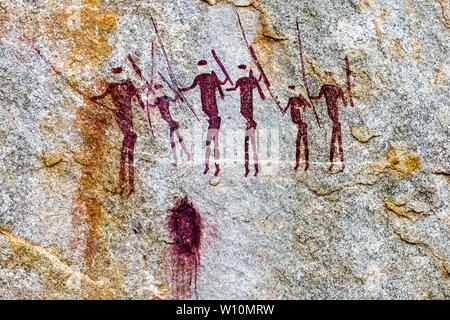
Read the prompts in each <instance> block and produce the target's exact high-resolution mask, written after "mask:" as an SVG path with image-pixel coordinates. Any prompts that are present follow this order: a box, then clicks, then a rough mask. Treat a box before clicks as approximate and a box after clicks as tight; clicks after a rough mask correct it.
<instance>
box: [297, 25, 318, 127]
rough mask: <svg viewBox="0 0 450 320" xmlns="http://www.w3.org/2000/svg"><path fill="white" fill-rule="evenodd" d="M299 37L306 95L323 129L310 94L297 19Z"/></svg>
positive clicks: (298, 26)
mask: <svg viewBox="0 0 450 320" xmlns="http://www.w3.org/2000/svg"><path fill="white" fill-rule="evenodd" d="M297 35H298V46H299V49H300V62H301V65H302V78H303V83H304V85H305V90H306V94H307V95H308V99H309V102H310V103H311V106H312V108H313V111H314V116H315V117H316V120H317V124H318V125H319V127H321V126H320V121H319V116H318V115H317V112H316V108H315V106H314V103H313V102H312V99H311V94H310V93H309V88H308V82H307V81H306V72H305V63H304V62H303V47H302V39H301V35H300V24H299V23H298V19H297Z"/></svg>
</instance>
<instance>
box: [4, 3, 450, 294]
mask: <svg viewBox="0 0 450 320" xmlns="http://www.w3.org/2000/svg"><path fill="white" fill-rule="evenodd" d="M236 10H237V11H238V12H239V15H240V17H241V19H242V25H243V27H244V29H245V32H246V36H247V38H248V41H249V43H250V44H252V46H253V47H254V49H255V52H256V55H257V56H258V60H259V61H260V63H261V65H262V66H263V68H264V71H265V73H266V74H267V77H268V78H269V80H270V83H271V89H272V90H273V92H274V93H275V94H276V95H277V96H278V97H279V100H280V101H281V106H282V107H283V108H284V107H286V105H287V102H288V99H289V97H290V96H292V95H293V94H297V95H298V94H300V93H301V94H302V95H303V96H304V97H308V95H307V93H306V90H305V86H304V81H303V77H302V67H301V63H300V56H299V46H298V41H297V29H296V19H297V18H298V19H299V23H300V28H301V33H302V44H303V58H304V59H303V60H304V66H305V71H306V81H307V84H308V87H309V91H310V93H311V95H313V96H316V95H317V94H318V93H319V91H320V88H321V86H322V85H323V84H325V83H331V84H336V85H338V86H340V87H341V88H343V90H344V91H345V93H346V98H347V101H348V100H349V99H348V98H349V95H348V91H347V90H346V89H347V78H346V64H345V61H344V58H345V56H348V60H349V63H350V70H351V76H350V79H351V92H352V96H353V101H354V107H351V106H350V105H348V106H347V107H344V106H343V104H342V102H341V101H339V102H338V108H339V121H340V123H341V129H342V146H343V152H344V156H345V166H346V167H345V170H344V171H343V172H339V169H340V168H341V166H342V163H340V162H338V159H339V157H338V156H336V160H335V161H336V163H335V166H334V168H333V170H331V171H329V166H330V159H329V155H330V141H331V139H332V128H333V122H332V120H331V119H330V117H329V115H328V113H327V105H326V103H325V100H324V99H323V98H322V99H320V100H314V101H313V102H314V105H315V109H316V110H317V113H318V117H319V119H320V122H321V127H319V126H318V125H317V123H316V120H315V117H314V113H313V112H312V109H310V108H307V109H306V111H305V112H304V113H302V116H303V120H304V121H305V122H306V123H307V124H308V141H309V170H308V171H304V167H305V159H304V149H303V146H302V147H301V162H300V167H299V169H298V171H294V170H293V169H294V166H295V147H296V138H297V126H296V125H295V124H294V123H293V122H292V121H291V117H290V113H289V112H287V113H286V114H285V115H283V114H282V113H281V112H280V110H279V108H278V106H277V105H276V104H275V103H274V101H273V100H272V99H271V98H270V94H269V91H268V90H267V87H266V86H265V85H264V83H263V82H260V85H261V87H262V89H263V92H264V95H265V96H266V99H265V100H261V98H260V96H259V94H258V93H257V91H255V92H254V120H255V121H256V122H257V129H256V131H257V138H258V139H257V141H258V155H259V170H260V171H259V175H258V176H257V177H255V176H254V173H255V171H254V166H253V163H254V162H253V161H254V160H253V153H252V148H251V147H250V170H251V171H250V174H249V176H248V177H244V173H245V170H244V135H245V129H246V120H245V119H244V118H243V116H242V115H241V114H240V97H239V91H225V89H226V88H229V87H231V86H230V84H226V85H224V86H223V90H224V93H225V98H224V99H220V97H219V95H218V96H217V97H218V99H217V103H218V108H219V114H220V117H221V119H222V122H221V129H220V133H219V149H220V155H221V159H220V161H219V163H220V166H221V171H220V173H219V174H218V176H217V177H215V176H214V171H215V168H214V159H213V153H211V160H210V167H211V169H210V171H209V172H208V173H207V174H203V171H204V153H205V141H206V133H207V128H208V121H207V117H206V115H205V114H204V113H203V112H202V105H201V99H200V91H199V89H198V88H196V89H194V90H191V91H189V92H186V93H185V97H186V99H187V100H188V101H189V102H190V103H191V104H192V107H193V109H194V111H195V113H196V114H197V116H198V118H199V120H197V119H196V118H195V116H194V115H193V113H192V112H191V111H190V110H189V108H187V106H186V104H184V103H181V102H177V103H176V104H173V105H171V114H172V116H173V118H174V119H175V120H176V121H177V122H179V132H180V133H181V134H182V136H183V138H184V142H185V143H186V147H187V149H188V150H189V152H190V153H191V155H192V159H191V160H190V161H187V157H186V155H185V154H184V155H182V154H181V148H180V145H179V141H178V139H175V142H176V150H177V154H178V166H177V167H175V166H173V164H172V162H173V161H174V160H173V155H172V151H171V145H170V139H169V126H168V123H167V122H166V121H164V120H163V119H162V118H161V114H160V112H159V111H158V110H155V109H151V110H150V116H151V121H152V129H153V132H154V136H153V135H152V133H151V131H150V127H149V123H148V121H147V114H146V112H145V111H143V110H142V109H141V108H140V106H139V104H138V103H137V101H133V104H132V115H133V127H132V130H133V132H135V133H136V134H137V140H136V144H135V150H134V151H135V152H134V160H133V163H134V168H135V178H134V181H135V185H136V187H135V192H134V193H132V194H131V195H127V194H126V193H127V192H125V193H123V194H121V193H120V191H121V189H120V179H119V177H120V176H119V172H120V158H121V151H123V150H122V148H121V147H122V144H123V143H124V142H123V141H124V134H123V132H122V131H121V130H120V128H119V124H120V123H119V122H120V121H117V115H116V112H115V110H116V107H115V105H114V104H113V102H112V99H111V97H106V98H105V99H102V100H98V101H101V104H99V103H95V102H93V101H92V100H91V99H90V98H89V97H92V96H95V95H99V94H101V93H102V92H103V91H105V88H106V85H105V84H106V83H107V82H108V83H111V82H117V81H123V80H125V79H126V78H130V79H131V81H132V83H133V84H134V86H136V87H138V88H140V87H142V86H143V85H144V84H145V82H144V81H143V80H142V79H141V78H140V77H139V76H138V75H137V73H136V72H135V71H134V70H133V67H132V65H131V63H130V62H129V60H128V59H127V55H128V54H130V55H132V56H133V58H134V60H135V61H136V63H137V65H138V66H139V67H140V68H141V70H142V73H143V76H144V77H145V78H146V79H150V78H151V70H152V42H153V43H154V70H155V71H154V79H155V82H158V83H161V84H163V85H164V89H163V90H164V92H165V93H166V94H168V95H173V93H172V92H171V91H170V90H169V89H168V87H167V86H166V85H165V84H164V82H163V81H161V79H160V77H159V76H158V74H157V71H159V72H161V74H162V75H163V76H164V77H165V78H167V79H169V78H170V77H169V72H168V71H167V64H166V60H165V58H164V55H163V53H162V51H161V45H160V43H159V41H158V38H157V37H156V34H155V31H154V28H153V25H152V22H151V18H150V17H151V16H152V17H153V18H154V20H155V22H156V24H157V26H158V28H159V31H160V35H161V38H162V40H163V42H164V45H165V49H166V51H167V54H168V57H169V61H170V64H171V67H172V69H173V74H174V75H175V77H176V80H177V82H178V84H179V86H180V87H187V86H189V85H191V84H192V82H193V80H194V78H195V77H196V76H197V75H198V74H200V73H201V72H209V71H210V70H214V71H215V72H216V74H217V75H218V77H219V79H221V80H222V79H223V73H222V71H221V69H220V68H219V66H218V64H217V63H216V62H215V61H214V59H213V56H212V54H211V50H212V49H214V50H215V52H216V53H217V56H218V57H219V58H220V59H221V61H222V63H223V65H224V66H225V68H226V69H227V71H228V72H229V74H230V77H231V78H232V79H233V81H236V80H237V79H238V78H240V77H242V76H245V75H247V74H248V69H247V71H243V70H240V69H238V68H237V66H238V65H240V64H246V65H247V66H250V67H251V68H252V70H253V72H254V73H255V76H256V77H259V72H258V68H257V66H256V64H255V62H254V61H252V58H251V56H250V54H249V51H248V48H247V47H246V44H245V42H244V40H243V37H242V33H241V29H240V27H239V24H238V20H237V15H236ZM449 10H450V5H449V2H448V1H446V0H435V1H432V0H416V1H412V0H396V1H393V0H389V1H381V0H336V1H324V0H320V1H294V0H248V1H247V0H236V1H233V0H228V1H225V0H224V1H219V0H217V1H212V0H210V1H200V0H173V1H164V0H142V1H132V0H71V1H69V0H63V1H56V0H35V1H31V0H5V1H1V2H0V69H1V73H0V103H1V107H0V176H1V179H0V298H1V299H174V298H183V297H184V298H190V299H448V298H449V297H450V208H449V201H448V199H449V198H450V192H449V175H450V144H449V134H450V110H449V98H450V96H449V92H450V91H449V74H450V59H449V57H450V54H449V44H450V41H449V40H450V32H449V31H450V29H449V28H450V20H449V19H450V18H449V15H450V13H449ZM39 53H40V54H39ZM200 59H206V60H207V61H208V65H207V66H198V65H197V62H198V61H199V60H200ZM118 66H121V67H122V68H123V72H122V73H121V74H113V73H112V72H111V68H115V67H118ZM290 85H296V86H297V88H296V89H295V92H292V91H291V90H289V89H288V86H290ZM142 96H143V99H144V102H146V101H150V102H151V103H153V102H154V97H151V95H150V97H147V96H145V95H142ZM127 170H128V169H127ZM127 183H128V180H127ZM125 185H126V188H127V189H126V191H128V190H129V185H128V184H125ZM185 197H187V199H188V200H189V201H190V202H191V203H192V204H193V206H194V207H195V209H196V210H197V211H198V213H199V214H200V216H201V219H202V236H201V246H200V247H199V251H198V257H199V265H198V270H197V272H191V276H192V277H193V281H192V283H191V284H189V283H188V282H186V281H187V280H186V277H189V272H188V271H189V270H191V271H192V270H193V269H192V266H191V267H188V264H189V263H190V262H192V261H191V260H189V259H190V258H189V259H188V258H185V260H184V261H185V263H186V266H185V268H184V274H183V272H176V271H177V270H178V271H179V269H180V263H177V262H176V261H177V260H176V259H177V258H176V256H175V252H176V251H175V250H174V248H176V241H175V239H174V237H173V235H172V234H171V233H170V230H169V227H168V216H169V214H170V209H172V208H173V207H174V206H175V205H176V203H177V201H178V200H179V199H182V198H185ZM189 268H191V269H189ZM177 277H178V278H177ZM183 277H184V278H183ZM195 278H196V279H195ZM194 283H196V288H194V287H195V284H194ZM177 286H181V287H182V290H181V291H182V294H181V296H180V294H179V293H178V292H177V289H176V288H177Z"/></svg>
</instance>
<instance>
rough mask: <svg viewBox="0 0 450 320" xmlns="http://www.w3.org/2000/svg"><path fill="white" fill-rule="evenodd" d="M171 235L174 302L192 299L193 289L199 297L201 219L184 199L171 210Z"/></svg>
mask: <svg viewBox="0 0 450 320" xmlns="http://www.w3.org/2000/svg"><path fill="white" fill-rule="evenodd" d="M169 213H170V214H169V216H168V219H167V222H168V226H169V232H170V235H171V237H172V238H173V240H174V245H173V247H172V294H173V297H174V298H175V299H189V298H191V288H192V285H194V292H195V294H197V276H198V268H199V266H200V245H201V240H202V239H201V238H202V219H201V217H200V214H199V212H198V211H197V209H195V207H194V206H193V205H192V203H191V202H190V201H189V200H188V199H187V198H183V199H180V200H178V201H177V203H176V204H175V206H174V207H173V208H172V209H170V210H169Z"/></svg>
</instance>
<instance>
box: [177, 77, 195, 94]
mask: <svg viewBox="0 0 450 320" xmlns="http://www.w3.org/2000/svg"><path fill="white" fill-rule="evenodd" d="M197 85H198V80H197V78H195V79H194V82H193V83H192V85H191V86H189V87H186V88H179V90H180V91H181V92H186V91H189V90H192V89H194V88H195V87H196V86H197Z"/></svg>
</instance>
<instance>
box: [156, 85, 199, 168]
mask: <svg viewBox="0 0 450 320" xmlns="http://www.w3.org/2000/svg"><path fill="white" fill-rule="evenodd" d="M153 88H154V91H155V97H156V99H155V101H154V103H153V104H152V103H150V102H148V105H149V107H150V108H158V110H159V112H160V113H161V118H163V120H164V121H166V122H167V124H168V125H169V129H170V146H171V148H172V154H173V160H174V165H175V166H177V165H178V157H177V150H176V147H175V140H174V136H176V137H177V138H178V142H179V143H180V146H181V149H182V150H183V151H184V152H185V153H186V155H187V157H188V161H190V160H191V155H190V154H189V152H188V151H187V149H186V145H185V144H184V141H183V137H182V136H181V135H180V132H179V130H178V128H179V127H180V126H179V124H178V122H176V121H175V120H173V118H172V115H171V114H170V104H171V103H173V102H176V101H177V98H171V97H168V96H167V95H165V94H164V90H163V86H162V85H161V84H155V85H154V86H153Z"/></svg>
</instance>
